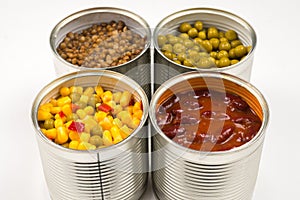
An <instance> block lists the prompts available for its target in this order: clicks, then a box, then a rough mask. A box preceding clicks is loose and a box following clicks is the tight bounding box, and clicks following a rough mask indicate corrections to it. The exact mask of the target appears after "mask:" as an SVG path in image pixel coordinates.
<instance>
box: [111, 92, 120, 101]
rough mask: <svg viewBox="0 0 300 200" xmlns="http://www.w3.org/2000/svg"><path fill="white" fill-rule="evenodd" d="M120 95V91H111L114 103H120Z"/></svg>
mask: <svg viewBox="0 0 300 200" xmlns="http://www.w3.org/2000/svg"><path fill="white" fill-rule="evenodd" d="M121 96H122V92H115V93H113V100H114V101H115V102H116V103H120V99H121Z"/></svg>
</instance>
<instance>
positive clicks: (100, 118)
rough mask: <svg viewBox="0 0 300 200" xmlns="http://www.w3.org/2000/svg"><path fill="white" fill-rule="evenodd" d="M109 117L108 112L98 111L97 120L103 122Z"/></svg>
mask: <svg viewBox="0 0 300 200" xmlns="http://www.w3.org/2000/svg"><path fill="white" fill-rule="evenodd" d="M106 116H107V113H106V112H103V111H98V112H96V113H95V120H96V121H97V122H101V121H102V120H103V119H104V118H105V117H106Z"/></svg>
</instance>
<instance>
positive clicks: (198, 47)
mask: <svg viewBox="0 0 300 200" xmlns="http://www.w3.org/2000/svg"><path fill="white" fill-rule="evenodd" d="M191 49H192V50H195V51H198V52H200V50H201V48H200V46H199V45H197V44H196V45H194V46H193V47H192V48H191Z"/></svg>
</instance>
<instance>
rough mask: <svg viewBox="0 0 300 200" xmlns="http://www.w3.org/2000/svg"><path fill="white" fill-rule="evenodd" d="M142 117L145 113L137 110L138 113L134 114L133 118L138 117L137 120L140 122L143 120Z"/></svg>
mask: <svg viewBox="0 0 300 200" xmlns="http://www.w3.org/2000/svg"><path fill="white" fill-rule="evenodd" d="M142 116H143V111H142V110H136V111H135V112H134V113H133V117H136V118H137V119H139V120H141V119H142Z"/></svg>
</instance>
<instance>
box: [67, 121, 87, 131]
mask: <svg viewBox="0 0 300 200" xmlns="http://www.w3.org/2000/svg"><path fill="white" fill-rule="evenodd" d="M84 127H85V125H84V123H82V122H75V121H72V122H71V124H70V126H69V127H68V129H69V130H71V131H76V132H77V133H82V132H83V131H84Z"/></svg>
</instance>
